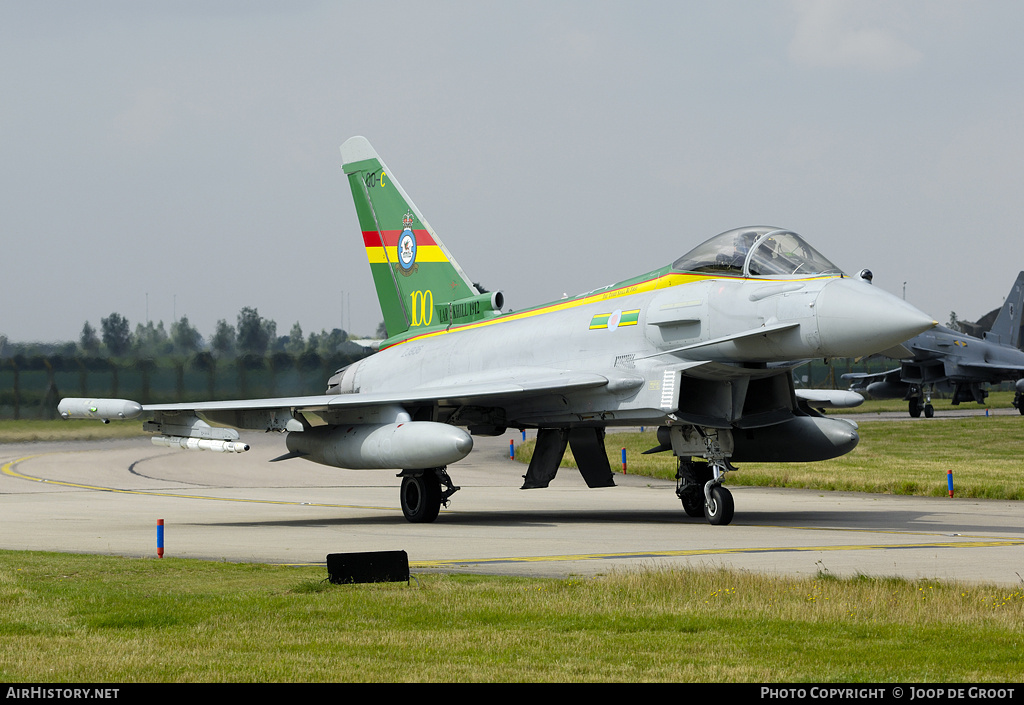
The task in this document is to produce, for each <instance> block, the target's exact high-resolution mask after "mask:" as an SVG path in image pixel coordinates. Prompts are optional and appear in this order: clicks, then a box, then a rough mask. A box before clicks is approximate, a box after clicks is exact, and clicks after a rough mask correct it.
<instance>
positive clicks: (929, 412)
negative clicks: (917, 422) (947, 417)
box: [924, 404, 935, 419]
mask: <svg viewBox="0 0 1024 705" xmlns="http://www.w3.org/2000/svg"><path fill="white" fill-rule="evenodd" d="M933 416H935V407H934V406H932V405H931V404H925V405H924V417H925V418H926V419H930V418H932V417H933Z"/></svg>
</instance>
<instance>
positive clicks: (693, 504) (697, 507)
mask: <svg viewBox="0 0 1024 705" xmlns="http://www.w3.org/2000/svg"><path fill="white" fill-rule="evenodd" d="M679 499H680V501H682V503H683V509H684V510H685V511H686V515H687V516H691V517H702V516H704V493H703V492H701V491H700V488H691V489H690V490H689V491H687V492H684V493H683V494H681V495H680V496H679Z"/></svg>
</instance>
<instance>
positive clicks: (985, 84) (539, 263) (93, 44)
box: [0, 0, 1024, 341]
mask: <svg viewBox="0 0 1024 705" xmlns="http://www.w3.org/2000/svg"><path fill="white" fill-rule="evenodd" d="M1022 31H1024V3H1021V2H1018V1H1013V0H1007V1H1005V2H985V1H982V0H979V1H972V2H955V1H952V0H921V1H919V2H891V1H875V0H847V1H836V2H817V1H811V0H749V1H744V0H736V1H723V0H709V1H707V2H703V1H699V2H698V1H692V0H691V1H685V2H680V1H678V0H676V1H673V2H643V1H639V2H638V1H636V0H633V1H630V2H597V1H595V0H586V1H583V2H560V1H559V0H544V1H543V2H528V1H524V0H515V1H514V2H513V1H511V0H508V1H505V2H485V1H482V0H464V1H453V2H432V1H428V0H419V1H418V2H397V1H395V2H389V1H388V0H374V1H373V2H316V1H313V0H309V1H301V0H288V1H287V2H284V1H282V2H270V1H259V0H238V1H231V2H228V1H221V2H218V1H217V0H197V1H195V2H192V1H178V2H173V1H166V2H137V1H135V0H126V1H124V2H113V1H111V2H103V1H93V2H78V1H73V0H68V1H66V2H54V1H50V0H31V1H29V0H0V244H2V250H0V262H2V265H3V268H2V273H3V278H2V282H3V289H2V291H3V294H2V297H3V298H2V305H0V334H5V335H7V336H8V338H9V339H10V340H13V341H32V340H36V341H57V340H77V339H78V336H79V334H80V332H81V330H82V325H83V323H84V322H85V321H89V322H90V323H91V324H92V325H93V326H94V327H96V328H98V327H99V323H100V319H101V318H102V317H105V316H107V315H109V314H110V313H111V312H118V313H120V314H122V315H124V316H125V317H127V318H128V320H129V321H130V323H131V326H132V327H133V328H134V326H135V324H136V323H140V322H145V321H146V319H147V316H148V318H149V319H151V320H153V321H161V320H162V321H164V323H165V326H167V327H168V329H169V327H170V323H171V321H172V320H174V319H175V318H178V317H181V316H182V315H187V316H188V318H189V320H190V321H191V322H192V323H193V325H195V326H196V327H197V328H198V329H199V331H200V332H201V333H202V334H203V335H204V336H205V337H207V338H209V337H210V336H211V335H212V332H213V330H214V326H215V325H216V321H217V320H218V319H221V318H223V319H226V320H228V321H229V322H230V323H232V324H234V323H235V321H236V317H237V314H238V311H239V310H240V309H241V308H242V307H244V306H252V307H255V308H257V309H258V310H259V313H260V314H261V315H262V316H264V317H266V318H270V319H273V320H275V321H276V322H277V326H278V332H279V334H285V333H287V332H288V331H289V330H290V329H291V326H292V324H294V323H295V322H299V323H300V324H301V326H302V329H303V330H304V331H305V332H306V333H307V334H308V333H309V332H311V331H320V330H321V329H327V330H330V329H331V328H335V327H339V326H340V327H344V328H345V329H346V330H348V331H349V332H350V333H353V334H357V335H361V334H370V333H372V332H373V331H374V330H375V329H376V327H377V324H378V322H379V321H380V320H381V315H380V310H379V307H378V305H377V301H376V296H375V294H374V289H373V284H372V280H371V278H370V274H369V268H368V265H367V262H366V256H365V252H364V250H363V247H362V241H361V237H360V234H359V229H358V224H357V222H356V217H355V210H354V208H353V206H352V200H351V195H350V193H349V190H348V186H347V183H346V181H345V179H344V178H343V175H342V173H341V170H340V163H341V160H340V155H339V152H338V146H339V145H340V144H341V143H342V142H343V141H344V140H345V139H347V138H348V137H350V136H352V135H363V136H365V137H366V138H367V139H369V140H370V142H371V143H372V144H373V145H374V147H375V148H376V149H377V151H378V152H379V153H380V155H381V157H382V158H383V159H384V161H385V162H387V165H388V167H389V170H390V171H391V172H392V173H393V175H394V177H395V178H396V179H397V180H399V181H400V182H401V184H402V186H403V187H404V188H405V190H406V191H407V192H408V193H409V195H410V196H411V197H412V198H413V200H415V202H416V204H417V206H418V207H419V208H420V210H421V211H422V212H423V214H424V215H425V217H426V218H427V219H428V220H429V221H430V223H431V225H432V226H433V227H434V228H435V229H436V231H437V232H438V234H439V235H440V237H441V238H442V239H443V240H444V241H445V244H446V245H447V246H448V248H449V249H450V250H451V251H452V253H453V254H454V255H455V257H456V258H457V259H458V261H459V263H460V264H461V266H462V267H463V269H464V270H466V272H467V273H468V275H469V276H470V277H471V278H472V279H473V280H474V281H478V282H480V283H482V284H483V285H484V286H486V287H487V288H488V289H490V290H498V289H500V290H502V291H503V292H504V293H505V300H506V302H507V304H506V305H507V306H511V307H512V308H522V307H525V306H528V305H533V304H537V303H542V302H544V301H547V300H551V299H555V298H558V297H560V296H561V295H562V294H563V293H569V294H576V293H580V292H582V291H587V290H590V289H594V288H596V287H598V286H603V285H605V284H610V283H612V282H615V281H618V280H621V279H625V278H628V277H630V276H633V275H636V274H640V273H642V272H646V271H649V270H652V269H655V268H657V267H660V266H662V265H664V264H667V263H668V262H670V261H672V260H673V259H675V258H676V257H678V256H679V255H681V254H682V253H684V252H685V251H687V250H689V249H690V248H692V247H693V246H694V245H697V244H698V243H700V242H701V241H703V240H705V239H707V238H709V237H711V236H713V235H715V234H716V233H719V232H722V231H725V230H729V229H731V228H734V227H738V226H743V225H754V224H765V225H775V226H780V227H786V228H789V229H792V230H796V231H797V232H799V233H801V234H802V235H804V237H805V238H807V239H808V240H809V241H810V242H811V243H812V244H813V245H814V246H815V247H816V248H817V249H818V250H820V251H821V252H822V253H823V254H824V255H825V256H827V257H829V258H830V259H831V260H833V261H834V262H835V263H836V264H837V265H839V266H840V267H841V268H843V269H844V270H845V271H847V272H850V273H855V272H857V271H858V270H860V269H861V268H863V267H868V268H870V269H871V270H872V271H873V272H874V274H875V285H876V286H880V287H882V288H885V289H887V290H889V291H891V292H893V293H896V294H897V295H902V294H903V290H904V285H905V287H906V298H907V300H908V301H910V302H911V303H913V304H915V305H916V306H918V308H921V309H922V310H924V311H926V312H928V313H929V314H931V315H932V316H934V317H935V318H937V319H938V320H939V321H941V322H943V323H944V322H946V321H947V319H948V318H949V313H950V311H956V313H957V314H958V315H959V316H960V317H961V318H965V319H968V320H975V319H977V318H979V317H980V316H981V315H983V314H984V313H986V312H987V311H989V310H991V309H993V308H996V307H998V306H1000V305H1001V303H1002V301H1003V298H1004V297H1005V296H1006V294H1007V292H1008V291H1009V289H1010V286H1011V284H1012V283H1013V280H1014V278H1015V277H1016V274H1017V272H1018V271H1020V270H1022V269H1024V234H1022V233H1021V226H1022V218H1021V211H1022V208H1024V129H1022V128H1024V42H1021V41H1020V36H1021V33H1022Z"/></svg>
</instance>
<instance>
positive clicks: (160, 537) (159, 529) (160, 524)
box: [156, 519, 164, 558]
mask: <svg viewBox="0 0 1024 705" xmlns="http://www.w3.org/2000/svg"><path fill="white" fill-rule="evenodd" d="M156 557H157V558H163V557H164V520H163V519H157V520H156Z"/></svg>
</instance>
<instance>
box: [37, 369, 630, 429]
mask: <svg viewBox="0 0 1024 705" xmlns="http://www.w3.org/2000/svg"><path fill="white" fill-rule="evenodd" d="M642 382H643V380H642V379H641V378H639V377H636V378H635V380H634V379H633V376H623V377H622V378H621V379H620V378H616V377H614V376H612V375H609V376H605V375H600V374H596V373H587V372H572V371H565V370H555V369H547V368H507V369H505V370H501V371H500V372H496V373H495V372H491V373H480V374H462V375H456V376H453V377H448V378H444V379H441V380H436V381H433V382H430V383H428V384H425V385H421V386H419V387H416V388H413V389H408V390H401V391H393V392H374V393H365V394H363V393H354V394H319V395H314V396H299V397H276V398H268V399H236V400H230V401H202V402H186V403H174V404H145V405H143V404H138V403H137V402H133V401H128V400H125V399H81V398H68V399H63V400H61V403H60V404H59V405H58V407H57V409H58V411H59V412H60V414H61V416H63V417H64V418H66V419H68V418H90V419H103V420H109V419H132V418H136V417H138V416H140V415H142V414H143V413H155V414H166V415H180V414H203V415H205V416H211V417H215V418H216V419H217V420H218V421H221V420H222V419H224V418H228V417H229V415H232V414H236V415H237V414H245V413H250V412H252V413H261V412H273V411H287V412H289V413H288V415H292V414H295V413H300V414H301V413H323V412H330V411H338V410H358V409H364V408H365V409H371V408H373V407H382V406H391V405H404V404H408V405H416V404H418V403H428V402H429V403H434V402H437V403H442V404H468V403H497V402H499V401H501V400H510V399H515V398H522V397H528V396H536V395H542V394H554V393H562V392H568V391H573V390H580V389H587V388H596V387H603V386H607V385H609V384H611V385H612V386H613V387H614V386H625V387H626V388H628V387H630V386H639V385H640V384H642ZM228 425H236V424H234V423H230V422H228ZM240 427H242V428H251V427H252V426H249V425H242V426H240ZM300 429H301V424H300V425H299V426H294V425H293V426H290V427H287V428H286V427H281V428H280V429H276V428H275V429H274V430H300Z"/></svg>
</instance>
